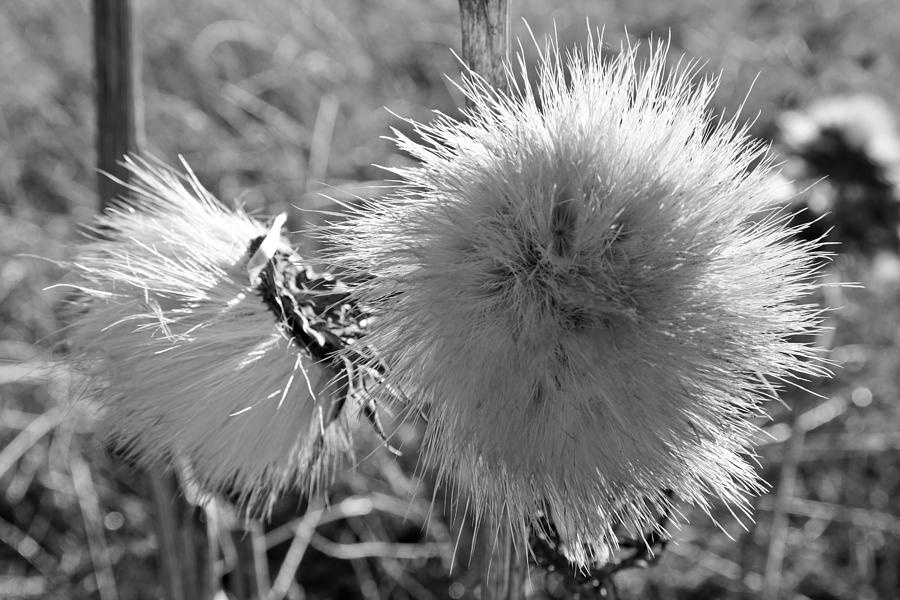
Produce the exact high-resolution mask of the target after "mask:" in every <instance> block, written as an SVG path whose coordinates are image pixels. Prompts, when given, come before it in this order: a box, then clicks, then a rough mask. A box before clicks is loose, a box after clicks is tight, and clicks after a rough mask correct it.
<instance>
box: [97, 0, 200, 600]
mask: <svg viewBox="0 0 900 600" xmlns="http://www.w3.org/2000/svg"><path fill="white" fill-rule="evenodd" d="M92 10H93V28H94V69H95V70H94V78H95V81H96V85H97V90H96V104H97V134H96V135H97V140H96V141H97V168H98V170H99V171H100V172H99V173H98V175H97V196H98V200H99V204H100V209H101V210H102V209H103V208H105V207H106V206H107V205H108V204H109V203H110V201H112V200H114V199H115V198H116V197H119V196H123V195H124V194H125V192H126V189H125V188H124V187H123V184H127V183H128V180H129V174H128V171H127V170H126V169H125V168H124V167H123V166H122V164H121V161H122V158H123V156H124V155H125V154H127V153H129V152H137V151H138V150H139V149H140V148H139V146H140V144H141V141H142V139H143V135H142V131H141V124H142V123H143V119H142V115H141V114H140V109H139V103H138V99H139V98H140V89H139V87H138V73H139V69H138V68H137V65H138V64H139V63H138V62H137V61H136V58H137V57H136V56H135V55H136V53H135V50H134V48H135V44H134V41H133V38H132V32H133V24H132V23H133V16H132V5H131V0H93V4H92ZM146 476H147V480H148V484H149V487H150V490H151V496H152V502H153V506H154V509H155V513H156V515H155V516H156V519H155V527H156V538H157V545H158V559H159V572H160V577H161V579H162V580H163V581H162V582H161V583H162V586H163V588H164V590H165V597H166V598H167V599H168V600H207V599H209V598H212V588H211V583H212V579H211V577H210V568H211V562H210V560H211V552H210V549H209V548H208V547H207V544H206V543H205V539H206V537H207V536H206V532H205V528H204V526H203V525H202V524H201V523H199V521H198V519H197V517H198V511H197V508H196V507H195V506H192V505H191V504H189V503H188V502H187V501H186V500H185V498H184V497H182V496H181V495H180V493H179V486H178V482H177V480H176V479H175V477H174V476H173V475H171V474H167V473H163V472H161V471H158V470H149V471H148V472H147V473H146Z"/></svg>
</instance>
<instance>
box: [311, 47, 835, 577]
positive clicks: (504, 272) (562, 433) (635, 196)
mask: <svg viewBox="0 0 900 600" xmlns="http://www.w3.org/2000/svg"><path fill="white" fill-rule="evenodd" d="M666 52H667V49H666V47H665V46H664V45H654V46H653V47H652V48H651V52H650V54H649V57H647V58H646V59H641V58H639V55H638V53H637V51H636V49H635V48H627V49H623V50H622V51H621V52H620V53H619V54H618V55H617V56H616V57H615V58H612V59H609V60H607V58H606V57H602V56H601V45H600V44H598V43H597V42H596V40H594V39H591V40H590V41H589V43H588V45H587V48H586V50H585V51H584V52H577V51H575V52H572V53H571V54H568V55H566V56H563V55H562V53H561V51H560V50H559V49H558V48H557V47H556V46H555V45H554V44H553V43H551V44H549V45H548V47H547V48H546V49H545V50H544V51H543V53H542V56H541V60H540V63H539V65H538V71H539V72H538V79H537V83H536V84H535V85H534V86H532V85H531V84H529V83H528V79H529V77H528V73H527V70H526V69H525V67H524V66H523V65H524V58H522V57H521V56H519V68H520V69H521V72H522V75H521V76H516V75H514V74H512V73H513V68H512V67H511V68H510V70H509V71H508V72H509V73H510V75H509V76H508V82H507V83H508V89H509V90H510V91H508V92H503V91H498V90H495V89H493V88H491V87H490V86H489V85H488V84H487V83H486V82H485V81H484V80H483V79H481V78H479V77H478V76H477V75H475V74H473V73H465V74H464V75H463V78H462V83H461V84H460V86H461V89H462V90H463V92H464V93H465V96H466V98H467V100H468V101H469V103H470V108H469V109H467V111H466V119H465V120H463V121H457V120H454V119H452V118H450V117H447V116H440V115H439V116H438V118H437V119H436V120H435V121H433V122H431V123H428V124H422V123H416V122H411V126H412V128H413V130H414V132H415V134H414V135H411V136H405V135H403V134H401V133H399V132H395V135H396V139H395V141H396V143H397V145H398V146H399V148H400V149H401V150H403V151H404V152H406V153H408V154H409V155H411V156H412V157H414V158H415V159H417V160H418V164H417V165H415V166H411V167H408V168H397V169H393V172H394V173H396V174H397V175H398V176H399V178H400V184H399V189H398V190H397V191H395V193H393V194H391V195H387V196H384V197H379V198H376V199H373V200H371V201H369V202H367V203H365V205H364V206H362V207H361V208H359V209H358V211H357V212H355V213H354V214H352V215H351V216H350V217H349V218H348V219H347V220H345V221H343V222H340V223H337V224H334V225H332V226H331V227H330V228H329V229H328V234H329V235H331V236H333V237H334V238H336V239H337V240H338V241H340V242H341V245H342V248H343V250H338V251H337V252H336V253H335V256H334V257H333V259H334V260H335V261H336V262H337V263H339V264H341V266H343V267H345V268H348V269H351V270H357V271H359V272H361V273H368V274H370V275H371V277H370V278H368V279H367V280H366V281H365V283H363V284H362V285H361V286H360V288H359V289H358V290H357V292H356V293H357V299H358V301H359V302H362V303H364V304H365V305H366V306H367V307H369V308H370V309H371V311H372V314H373V315H374V317H375V318H374V319H373V321H372V325H371V328H370V332H369V334H368V335H367V337H366V343H367V344H368V345H369V347H371V348H372V352H373V354H374V355H377V356H378V358H379V360H380V361H382V362H383V364H385V365H386V367H387V374H386V376H385V381H386V384H387V385H385V386H384V388H385V389H399V390H402V393H403V395H404V396H406V397H407V398H409V399H411V400H412V401H413V403H414V406H413V408H412V409H413V410H414V409H416V408H421V407H422V406H424V405H429V406H430V409H429V417H430V422H429V426H428V431H427V438H426V440H427V442H426V443H427V452H426V456H425V464H426V465H427V466H430V467H434V468H435V469H436V470H437V471H438V473H439V474H440V476H441V477H442V478H443V479H444V480H447V481H448V482H453V483H452V484H451V485H453V486H454V488H455V489H459V490H461V492H462V493H465V494H471V495H472V496H473V497H474V504H475V508H476V511H477V514H478V515H479V516H484V515H489V516H491V517H493V522H494V523H499V522H500V521H501V520H502V522H503V523H510V524H511V526H512V527H515V528H521V529H520V532H519V533H521V535H522V536H524V534H525V527H526V525H525V524H527V523H529V522H533V519H534V518H535V515H537V514H540V513H544V514H546V513H547V510H546V508H547V507H548V506H549V507H550V513H551V514H552V516H553V518H554V519H555V520H556V521H557V528H558V529H559V530H560V531H564V532H566V536H567V537H568V538H569V540H568V543H569V546H570V548H571V549H572V553H573V554H572V558H573V559H574V560H575V561H576V562H578V563H580V564H582V565H584V564H587V563H589V562H591V561H592V560H595V559H599V558H601V557H604V556H606V555H607V552H608V549H609V548H610V547H614V546H615V544H616V536H615V535H614V529H615V528H616V527H618V526H625V527H626V528H628V529H629V530H630V531H631V532H632V533H633V534H639V533H640V531H642V530H643V531H647V530H648V529H652V528H653V527H654V526H655V523H656V519H657V517H658V516H659V515H660V514H661V513H662V512H665V511H666V510H667V509H668V508H671V507H670V500H669V498H668V496H667V494H666V490H673V491H674V492H675V494H676V496H677V497H678V498H679V499H681V500H684V501H687V502H690V503H693V504H695V505H698V506H700V507H702V508H708V507H709V503H710V502H711V501H713V500H721V501H724V502H725V503H727V504H728V505H731V506H736V507H737V508H738V509H739V510H740V511H743V512H746V511H747V510H748V503H747V499H748V497H749V496H751V495H753V494H756V493H758V492H759V491H760V489H761V483H760V482H759V480H758V478H757V475H756V474H755V472H754V470H753V468H752V466H751V464H750V463H749V462H748V460H747V458H748V455H749V454H750V453H751V452H752V451H751V448H750V439H751V437H752V435H753V434H754V432H755V426H754V424H753V418H755V417H757V416H758V415H760V414H761V408H760V407H761V404H762V403H763V402H764V401H765V400H767V399H769V398H771V397H772V389H773V387H772V384H778V383H779V382H784V381H786V380H789V379H790V378H791V377H793V376H804V375H816V376H818V375H826V374H827V370H826V369H825V368H824V366H823V365H822V363H821V361H819V360H818V359H817V358H816V353H815V352H814V350H813V349H812V348H810V347H809V346H807V345H806V343H805V342H802V341H798V340H800V339H808V338H809V337H810V336H808V335H807V334H810V333H812V332H815V331H816V330H817V328H818V326H819V321H820V317H819V314H820V311H819V310H818V308H817V307H815V306H812V305H810V304H804V302H806V301H807V300H806V299H807V298H808V295H809V294H810V293H811V292H812V291H813V290H814V289H815V288H816V284H815V282H814V281H815V275H816V271H817V269H818V268H819V265H820V264H821V262H822V260H821V259H822V256H823V255H822V253H821V252H820V251H818V249H817V247H816V246H815V244H809V243H806V242H802V241H797V240H796V239H795V238H794V236H793V234H794V233H795V231H793V230H791V229H790V228H788V227H787V226H786V225H785V217H784V215H781V214H779V213H778V212H777V209H778V205H777V202H778V197H777V194H775V193H774V190H770V189H769V187H768V185H769V184H768V182H769V181H773V180H774V179H773V178H771V177H770V175H771V172H772V167H771V160H770V158H768V157H767V156H766V150H765V148H764V147H762V146H761V145H760V144H759V143H756V142H753V141H751V140H750V138H749V136H748V134H747V132H746V128H745V127H743V126H741V125H739V124H738V123H737V121H735V120H713V119H712V118H711V117H710V116H709V114H708V112H707V110H708V105H709V102H710V99H711V97H712V94H713V92H714V89H715V86H716V81H715V80H711V79H700V80H698V79H697V77H696V76H695V75H696V74H695V69H694V67H692V66H685V65H684V64H683V63H679V65H680V66H678V67H676V68H674V69H671V70H670V69H669V68H668V67H667V61H666ZM414 138H415V139H414ZM417 140H419V141H417ZM759 215H764V216H762V217H760V216H759ZM803 336H806V337H803ZM503 515H506V517H504V516H503Z"/></svg>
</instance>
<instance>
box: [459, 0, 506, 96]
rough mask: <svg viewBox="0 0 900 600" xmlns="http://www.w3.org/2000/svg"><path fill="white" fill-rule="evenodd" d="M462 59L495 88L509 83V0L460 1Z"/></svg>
mask: <svg viewBox="0 0 900 600" xmlns="http://www.w3.org/2000/svg"><path fill="white" fill-rule="evenodd" d="M459 13H460V25H461V26H462V58H463V60H464V61H465V62H466V64H467V65H469V68H470V69H472V70H473V71H475V72H476V73H478V74H479V75H481V76H482V77H484V78H485V79H486V80H487V81H488V82H489V83H490V84H491V85H493V86H494V87H499V88H502V87H504V86H505V83H506V75H505V74H504V66H503V65H504V61H505V60H506V58H507V54H508V52H509V3H508V0H459Z"/></svg>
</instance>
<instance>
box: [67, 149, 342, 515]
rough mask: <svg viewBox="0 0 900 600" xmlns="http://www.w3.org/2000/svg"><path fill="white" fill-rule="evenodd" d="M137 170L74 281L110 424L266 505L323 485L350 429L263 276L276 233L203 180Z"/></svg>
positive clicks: (78, 328) (162, 456)
mask: <svg viewBox="0 0 900 600" xmlns="http://www.w3.org/2000/svg"><path fill="white" fill-rule="evenodd" d="M127 164H128V167H129V170H130V173H131V177H132V179H131V183H130V188H131V194H130V197H129V199H128V201H127V202H122V203H118V204H116V205H115V206H113V207H111V208H109V209H107V211H106V213H105V214H104V215H102V216H100V217H98V218H97V220H96V222H95V224H94V226H93V228H92V229H93V233H92V235H91V236H90V239H89V240H87V241H86V242H85V243H83V244H81V245H80V246H79V247H78V248H77V249H76V256H75V257H74V258H73V260H72V264H71V273H70V275H69V277H68V279H67V280H66V282H65V283H66V284H67V285H69V286H71V287H73V288H74V292H73V294H72V301H71V305H70V320H71V322H70V324H69V326H68V328H67V334H68V336H67V339H68V342H69V345H70V349H71V353H72V355H71V356H72V360H73V361H75V362H76V363H78V364H79V365H80V366H81V367H82V368H83V369H84V370H85V371H86V372H88V373H89V374H90V376H91V377H90V386H89V389H88V390H87V392H86V395H88V396H89V397H90V398H91V399H93V400H95V401H96V402H98V403H99V405H100V406H101V407H102V409H103V413H102V414H103V421H102V423H101V425H100V428H101V430H102V431H103V432H104V433H105V434H106V435H107V436H108V437H109V438H110V439H111V440H112V442H113V443H114V444H115V445H116V446H118V447H120V448H121V449H123V450H126V451H127V452H128V453H129V454H130V455H132V456H133V457H135V458H136V459H137V460H138V461H139V462H140V463H141V464H144V465H153V464H164V465H170V464H173V463H181V464H187V465H189V466H190V473H191V476H192V477H193V478H194V479H195V482H196V483H199V484H200V485H201V488H202V489H203V490H205V491H207V492H219V491H223V492H227V493H229V494H231V495H232V496H233V497H235V498H237V499H238V500H240V501H242V502H244V503H246V504H247V505H251V506H253V507H254V508H260V507H261V508H264V506H265V503H266V502H267V501H268V500H269V499H270V498H272V497H273V495H275V494H277V493H278V492H280V491H283V490H285V489H287V488H291V487H299V488H301V489H303V488H306V489H309V488H315V487H316V486H317V484H319V483H321V481H322V480H323V479H325V478H326V477H327V476H328V473H329V471H330V468H331V466H333V463H334V461H335V460H336V457H337V455H339V454H340V453H341V452H342V451H344V450H346V449H347V448H348V440H347V439H346V437H347V432H346V428H345V427H344V426H345V425H346V423H345V422H344V419H343V416H342V415H341V417H340V418H339V419H338V420H337V421H336V422H334V423H331V424H329V415H330V411H331V408H332V405H333V403H334V402H335V400H336V396H337V391H338V390H337V386H336V385H335V384H334V381H333V377H334V373H333V371H332V370H331V369H330V368H329V366H328V365H326V364H319V363H317V362H316V361H315V360H313V359H311V358H310V357H309V356H307V355H304V354H303V353H302V352H300V351H299V349H298V348H297V347H296V345H295V344H294V343H293V342H292V340H291V338H290V336H288V335H286V333H285V329H284V328H283V327H282V326H281V323H279V321H278V319H277V318H276V315H275V314H273V312H272V311H271V310H270V309H269V308H268V307H267V306H266V304H265V303H264V302H263V300H262V299H261V297H260V294H259V291H258V289H257V288H256V285H255V284H256V282H252V281H251V276H250V273H248V261H249V259H250V257H251V242H253V241H254V240H259V239H260V238H261V237H262V236H266V235H267V230H266V228H265V227H264V226H263V225H262V224H261V223H258V222H257V221H255V220H253V219H251V218H250V217H248V216H247V215H246V214H244V213H243V212H241V211H231V210H227V209H225V208H224V207H222V206H221V205H220V204H219V203H218V202H217V201H216V200H215V198H213V197H212V196H211V195H210V194H209V192H207V191H206V190H205V189H203V187H202V186H201V185H200V184H199V182H198V181H197V180H196V178H194V177H193V175H192V174H188V175H187V176H185V175H180V174H178V173H176V172H174V171H172V170H170V169H168V168H167V167H164V166H160V165H157V164H155V163H150V162H146V161H141V160H137V159H129V160H128V161H127ZM278 224H279V225H280V222H279V223H278ZM273 237H274V239H275V240H276V243H277V240H278V231H277V230H275V231H274V234H272V232H270V235H269V238H270V242H271V240H272V238H273ZM282 243H283V242H282ZM249 266H251V267H252V265H249ZM258 270H259V269H257V271H258ZM250 271H251V272H252V269H251V270H250ZM323 431H324V432H325V439H321V434H322V432H323Z"/></svg>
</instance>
